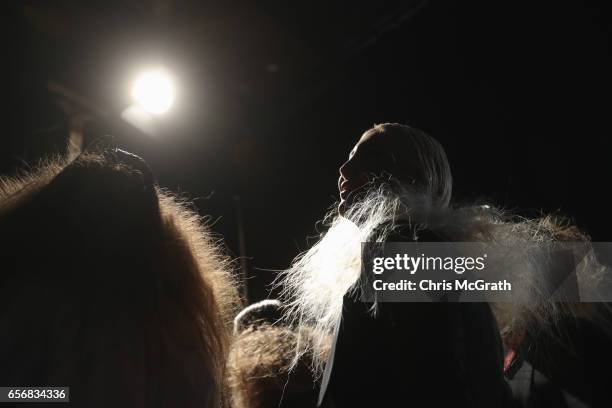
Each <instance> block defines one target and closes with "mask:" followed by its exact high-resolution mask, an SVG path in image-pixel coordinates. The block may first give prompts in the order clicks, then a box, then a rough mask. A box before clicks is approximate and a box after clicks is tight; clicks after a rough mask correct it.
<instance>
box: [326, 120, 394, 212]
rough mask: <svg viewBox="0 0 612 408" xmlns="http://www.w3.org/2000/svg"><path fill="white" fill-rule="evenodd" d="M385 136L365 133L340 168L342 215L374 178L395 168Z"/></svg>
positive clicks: (340, 209)
mask: <svg viewBox="0 0 612 408" xmlns="http://www.w3.org/2000/svg"><path fill="white" fill-rule="evenodd" d="M386 139H387V138H385V135H384V134H382V133H379V132H373V131H367V132H366V133H364V134H363V136H361V138H360V139H359V141H358V142H357V144H356V145H355V146H354V147H353V149H352V150H351V152H350V153H349V158H348V160H347V161H346V162H344V164H342V166H340V177H339V178H338V191H339V192H340V204H339V206H338V211H339V213H340V214H341V215H342V214H344V211H345V210H346V208H347V205H349V204H350V202H351V199H352V198H354V196H355V193H356V192H358V191H359V190H360V189H362V188H363V187H364V186H365V185H366V184H368V182H369V181H371V180H372V178H373V177H374V176H377V175H381V174H382V173H384V172H391V170H392V169H393V168H394V167H395V158H394V156H393V154H392V153H391V152H390V151H389V143H388V141H387V140H386Z"/></svg>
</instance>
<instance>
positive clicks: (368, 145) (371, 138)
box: [351, 129, 393, 154]
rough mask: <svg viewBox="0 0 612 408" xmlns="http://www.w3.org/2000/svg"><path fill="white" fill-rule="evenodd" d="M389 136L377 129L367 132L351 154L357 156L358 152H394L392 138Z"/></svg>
mask: <svg viewBox="0 0 612 408" xmlns="http://www.w3.org/2000/svg"><path fill="white" fill-rule="evenodd" d="M388 136H389V135H387V134H385V133H383V132H379V131H377V130H375V129H370V130H368V131H366V132H365V133H364V134H363V135H361V137H360V138H359V141H357V144H355V146H354V147H353V150H352V151H351V154H355V152H357V150H362V151H373V152H387V151H391V150H393V146H392V145H393V143H392V140H391V139H392V138H390V137H388Z"/></svg>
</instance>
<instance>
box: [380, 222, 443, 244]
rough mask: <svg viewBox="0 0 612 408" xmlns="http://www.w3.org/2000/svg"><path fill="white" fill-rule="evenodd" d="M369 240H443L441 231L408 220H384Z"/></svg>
mask: <svg viewBox="0 0 612 408" xmlns="http://www.w3.org/2000/svg"><path fill="white" fill-rule="evenodd" d="M369 241H371V242H372V241H378V242H445V241H449V239H448V238H447V237H446V236H445V234H443V233H442V232H440V231H438V230H435V229H432V228H428V227H426V226H423V225H415V224H411V223H409V222H408V221H397V222H391V221H389V222H385V223H383V224H380V225H379V226H378V227H376V229H375V230H374V231H373V232H372V234H371V237H370V239H369Z"/></svg>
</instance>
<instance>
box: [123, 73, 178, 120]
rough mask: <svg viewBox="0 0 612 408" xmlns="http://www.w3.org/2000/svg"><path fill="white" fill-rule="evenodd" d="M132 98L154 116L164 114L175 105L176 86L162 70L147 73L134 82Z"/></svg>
mask: <svg viewBox="0 0 612 408" xmlns="http://www.w3.org/2000/svg"><path fill="white" fill-rule="evenodd" d="M132 97H133V98H134V100H135V101H136V103H137V104H138V105H140V107H142V109H144V110H145V111H147V112H149V113H152V114H156V115H159V114H162V113H164V112H166V111H168V109H170V107H171V106H172V104H173V103H174V84H173V83H172V79H171V78H170V75H168V73H167V72H165V71H164V70H162V69H157V70H151V71H146V72H143V73H142V74H140V76H138V78H137V79H136V81H135V82H134V87H133V88H132Z"/></svg>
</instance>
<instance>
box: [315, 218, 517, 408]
mask: <svg viewBox="0 0 612 408" xmlns="http://www.w3.org/2000/svg"><path fill="white" fill-rule="evenodd" d="M407 228H408V227H403V228H399V229H395V231H394V232H392V233H391V235H390V236H389V237H387V241H389V242H391V241H393V242H398V241H410V240H411V239H413V238H412V237H413V236H414V234H413V233H412V231H410V230H407ZM440 240H443V239H442V237H440V236H439V235H436V234H435V233H433V232H430V231H421V232H419V241H429V242H431V241H440ZM371 306H372V305H371V304H368V303H364V302H361V301H360V300H359V294H355V295H353V296H351V295H346V296H345V297H344V300H343V311H342V321H341V324H340V325H339V328H338V330H337V332H336V333H335V338H334V344H333V347H332V352H331V355H330V358H329V360H328V363H327V366H326V370H325V374H324V377H323V381H322V385H321V393H320V399H319V404H320V406H322V407H336V408H343V407H403V406H406V407H452V408H461V407H470V408H476V407H483V408H494V407H509V406H511V405H512V397H511V391H510V389H509V387H508V385H507V384H506V382H505V380H504V377H503V370H502V363H503V349H502V343H501V340H500V337H499V331H498V328H497V326H496V323H495V319H494V317H493V314H492V312H491V310H490V307H489V305H488V304H486V303H447V302H438V303H379V304H378V311H377V313H376V315H373V314H372V313H371V311H370V307H371Z"/></svg>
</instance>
